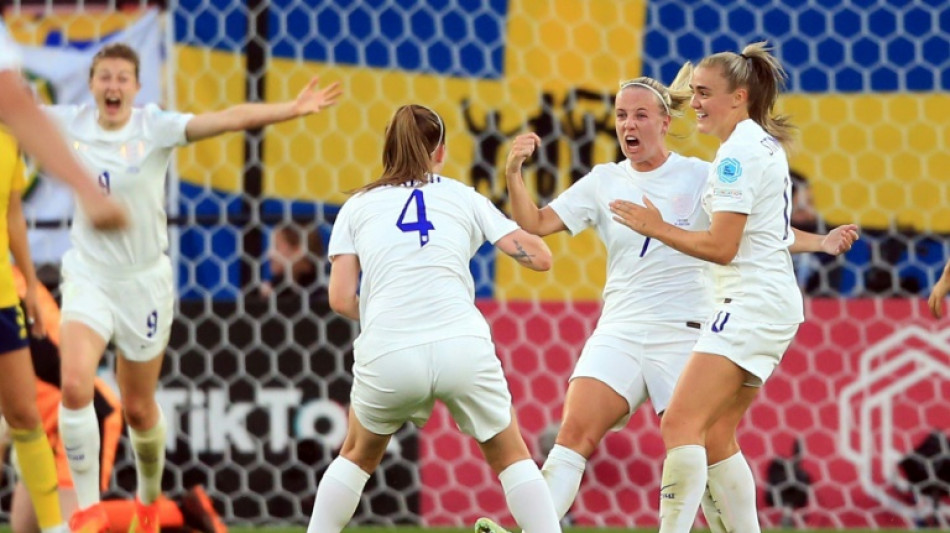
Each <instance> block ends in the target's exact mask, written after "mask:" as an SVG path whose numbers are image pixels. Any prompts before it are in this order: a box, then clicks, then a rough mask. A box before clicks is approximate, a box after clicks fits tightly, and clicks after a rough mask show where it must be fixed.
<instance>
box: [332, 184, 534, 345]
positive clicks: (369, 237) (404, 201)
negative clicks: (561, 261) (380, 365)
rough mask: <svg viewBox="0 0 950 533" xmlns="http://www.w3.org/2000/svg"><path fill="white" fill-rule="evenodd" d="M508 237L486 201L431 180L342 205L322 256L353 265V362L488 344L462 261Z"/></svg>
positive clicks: (509, 226) (508, 224) (509, 224)
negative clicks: (458, 341) (357, 273)
mask: <svg viewBox="0 0 950 533" xmlns="http://www.w3.org/2000/svg"><path fill="white" fill-rule="evenodd" d="M516 229H518V225H517V224H516V223H515V222H513V221H512V220H509V219H508V218H507V217H505V215H504V214H502V213H501V211H499V210H498V209H497V208H496V207H495V206H494V205H492V204H491V202H489V201H488V199H487V198H485V197H484V196H482V195H480V194H478V193H477V192H476V191H475V190H474V189H472V188H471V187H468V186H466V185H464V184H462V183H460V182H458V181H455V180H452V179H449V178H445V177H442V176H438V175H432V176H430V177H429V179H428V181H427V182H426V183H424V184H421V185H419V184H418V183H417V185H416V186H413V187H410V186H383V187H379V188H376V189H372V190H370V191H366V192H361V193H357V194H356V195H355V196H353V197H352V198H350V199H349V200H348V201H347V202H346V203H345V204H344V205H343V207H342V208H341V209H340V213H339V214H338V216H337V219H336V222H335V223H334V225H333V233H332V234H331V236H330V245H329V249H328V255H329V257H330V258H331V260H332V259H333V258H334V257H335V256H338V255H347V254H355V255H356V256H357V257H358V258H359V261H360V266H361V269H362V272H363V275H362V281H361V285H360V325H361V329H362V332H361V333H360V336H359V338H358V339H357V340H356V343H355V348H356V358H357V360H359V361H361V362H364V363H365V362H368V361H371V360H372V359H374V358H376V357H379V356H380V355H383V354H385V353H388V352H391V351H393V350H398V349H401V348H407V347H411V346H418V345H420V344H425V343H430V342H435V341H438V340H442V339H447V338H451V337H459V336H466V335H470V336H478V337H483V338H486V339H491V334H490V330H489V328H488V323H487V322H486V321H485V318H484V317H483V316H482V314H481V313H480V312H479V311H478V309H477V308H476V307H475V284H474V281H473V280H472V274H471V272H470V271H469V260H470V259H471V258H472V256H473V255H475V252H476V251H477V250H478V248H479V247H480V246H481V245H482V243H484V242H485V241H486V240H487V241H489V242H491V243H493V244H494V243H495V242H497V241H498V239H501V238H502V237H504V236H505V235H507V234H509V233H511V232H512V231H515V230H516ZM459 355H464V354H459Z"/></svg>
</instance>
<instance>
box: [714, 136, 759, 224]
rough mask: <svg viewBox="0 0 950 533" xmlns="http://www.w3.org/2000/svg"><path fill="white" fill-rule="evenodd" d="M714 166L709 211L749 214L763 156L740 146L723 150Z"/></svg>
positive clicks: (756, 188)
mask: <svg viewBox="0 0 950 533" xmlns="http://www.w3.org/2000/svg"><path fill="white" fill-rule="evenodd" d="M713 165H714V166H713V168H712V171H711V175H710V177H709V187H710V188H711V189H712V190H711V191H710V193H711V194H710V210H711V211H712V212H713V213H716V212H719V211H728V212H731V213H742V214H746V215H748V214H749V213H751V212H752V206H753V205H754V204H755V197H756V193H757V192H758V184H760V183H761V181H762V171H763V165H762V157H761V156H760V155H759V154H750V153H749V151H748V150H743V149H742V147H741V146H735V147H724V148H723V149H722V150H720V153H719V154H717V156H716V161H715V163H714V164H713Z"/></svg>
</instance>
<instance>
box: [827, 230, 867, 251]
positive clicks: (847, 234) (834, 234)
mask: <svg viewBox="0 0 950 533" xmlns="http://www.w3.org/2000/svg"><path fill="white" fill-rule="evenodd" d="M859 238H860V237H859V236H858V227H857V226H856V225H854V224H845V225H843V226H838V227H837V228H835V229H833V230H831V231H830V232H828V235H825V238H824V239H822V240H821V251H822V252H825V253H826V254H830V255H841V254H843V253H845V252H847V251H848V250H850V249H851V246H853V245H854V241H856V240H858V239H859Z"/></svg>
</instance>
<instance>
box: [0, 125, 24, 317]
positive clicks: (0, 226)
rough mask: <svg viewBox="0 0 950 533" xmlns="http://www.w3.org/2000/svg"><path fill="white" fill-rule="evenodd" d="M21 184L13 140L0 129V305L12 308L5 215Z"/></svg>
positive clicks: (13, 298)
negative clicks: (14, 193)
mask: <svg viewBox="0 0 950 533" xmlns="http://www.w3.org/2000/svg"><path fill="white" fill-rule="evenodd" d="M25 186H26V167H25V166H24V165H23V159H22V158H21V157H20V150H19V146H18V145H17V142H16V139H15V138H14V137H13V135H11V134H10V133H9V132H7V131H6V130H3V129H0V308H4V307H13V306H15V305H17V304H19V302H20V298H19V297H18V296H17V292H16V285H14V283H13V266H12V264H11V260H10V228H9V226H8V225H7V216H8V208H9V206H10V196H11V194H12V193H13V192H14V191H23V188H24V187H25Z"/></svg>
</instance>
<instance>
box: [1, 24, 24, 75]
mask: <svg viewBox="0 0 950 533" xmlns="http://www.w3.org/2000/svg"><path fill="white" fill-rule="evenodd" d="M21 61H22V59H21V57H20V49H19V48H17V45H16V43H14V42H13V39H11V38H10V35H9V34H8V33H7V27H6V26H5V25H4V24H3V22H0V70H17V69H19V68H20V62H21Z"/></svg>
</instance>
